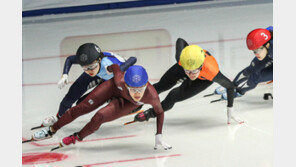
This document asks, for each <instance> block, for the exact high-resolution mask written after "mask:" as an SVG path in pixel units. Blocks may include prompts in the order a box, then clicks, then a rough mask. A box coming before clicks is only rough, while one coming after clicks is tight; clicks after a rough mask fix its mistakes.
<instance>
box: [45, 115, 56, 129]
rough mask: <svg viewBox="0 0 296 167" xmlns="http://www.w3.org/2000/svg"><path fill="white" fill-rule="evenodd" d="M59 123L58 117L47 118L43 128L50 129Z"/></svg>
mask: <svg viewBox="0 0 296 167" xmlns="http://www.w3.org/2000/svg"><path fill="white" fill-rule="evenodd" d="M57 121H58V117H57V116H50V117H47V118H45V119H44V120H43V121H42V126H44V127H48V126H51V125H53V124H54V123H56V122H57Z"/></svg>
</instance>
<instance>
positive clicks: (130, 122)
mask: <svg viewBox="0 0 296 167" xmlns="http://www.w3.org/2000/svg"><path fill="white" fill-rule="evenodd" d="M135 122H136V121H130V122H126V123H124V125H128V124H132V123H135Z"/></svg>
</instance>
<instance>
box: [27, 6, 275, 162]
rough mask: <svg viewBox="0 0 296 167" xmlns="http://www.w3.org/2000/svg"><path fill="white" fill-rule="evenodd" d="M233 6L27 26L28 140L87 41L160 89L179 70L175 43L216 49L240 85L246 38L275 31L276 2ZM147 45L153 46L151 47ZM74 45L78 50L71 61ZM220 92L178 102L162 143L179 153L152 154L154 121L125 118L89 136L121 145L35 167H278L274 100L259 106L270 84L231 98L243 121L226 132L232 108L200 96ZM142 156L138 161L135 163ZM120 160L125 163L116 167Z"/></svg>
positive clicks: (65, 18) (152, 10)
mask: <svg viewBox="0 0 296 167" xmlns="http://www.w3.org/2000/svg"><path fill="white" fill-rule="evenodd" d="M230 2H232V1H221V2H203V3H190V4H184V5H178V7H176V6H175V5H170V6H168V7H167V6H166V7H146V8H143V9H128V10H117V11H105V12H91V13H81V14H71V15H60V16H42V17H37V18H24V19H23V27H22V29H23V64H22V65H23V123H22V125H23V128H22V136H23V137H24V138H29V137H30V134H31V132H30V131H29V129H30V128H31V127H32V126H35V125H39V124H40V122H41V120H42V119H43V118H45V117H46V116H50V115H54V114H56V112H57V110H58V106H59V103H60V101H61V100H62V98H63V96H64V95H65V93H66V92H67V90H68V88H69V86H70V85H68V86H66V87H65V88H64V89H62V90H59V89H58V88H57V85H56V83H57V82H58V80H59V79H60V76H61V74H62V67H63V64H64V59H65V57H66V56H67V55H70V54H74V53H75V51H76V48H77V47H78V46H77V45H78V44H79V42H83V41H84V40H85V38H86V37H98V39H104V40H107V41H109V42H108V44H106V43H103V42H102V44H99V46H101V48H102V50H106V51H110V50H111V51H114V52H116V53H118V54H120V55H122V56H125V57H128V56H136V57H138V64H140V65H143V66H144V67H145V68H146V69H147V71H148V73H149V74H150V73H151V75H153V77H152V78H151V79H153V80H151V82H155V81H157V79H159V77H160V76H161V75H162V74H163V73H164V72H165V69H166V67H169V66H171V65H173V64H174V63H175V58H174V54H175V41H176V40H177V38H179V37H181V38H183V39H185V40H186V41H187V42H188V43H189V44H198V45H200V46H201V47H203V48H204V49H206V50H208V51H210V52H211V53H212V55H213V56H214V57H215V58H216V59H217V61H218V63H219V67H220V69H221V71H222V72H223V73H224V74H225V75H226V76H228V77H229V78H231V79H232V78H234V77H235V75H236V74H237V73H238V72H239V71H240V70H241V69H242V68H244V67H246V66H247V65H249V63H250V61H251V60H252V58H253V55H252V53H251V52H250V51H248V50H247V48H246V44H245V37H246V35H247V34H248V33H249V31H251V30H252V29H255V28H261V27H262V28H265V27H267V26H269V25H273V23H272V19H273V18H272V13H273V11H272V10H273V8H272V7H273V6H272V2H270V1H260V2H256V1H238V2H241V3H234V2H236V1H233V3H230ZM149 32H155V33H160V34H161V35H162V36H161V38H159V37H160V36H157V35H156V36H154V35H151V33H149ZM114 34H115V35H117V36H116V37H118V36H121V37H122V35H124V34H130V35H127V36H124V37H122V38H124V39H126V40H127V41H129V42H126V41H125V40H123V41H121V40H122V38H119V39H116V37H114ZM130 36H132V37H130ZM68 39H77V40H70V41H68V44H70V45H67V46H68V47H65V45H63V44H64V43H65V41H67V40H68ZM98 39H97V38H92V39H90V40H98ZM147 39H149V40H150V41H152V42H148V43H146V42H147ZM118 40H119V41H118ZM131 41H132V42H131ZM157 41H163V42H161V43H157ZM71 43H73V46H72V45H71ZM143 43H144V45H143ZM74 45H75V46H76V48H75V46H74ZM102 45H103V46H104V47H102ZM69 46H72V47H73V48H72V53H71V49H69ZM65 49H67V50H65ZM157 57H159V59H160V60H161V59H163V58H165V59H167V61H163V62H161V63H160V62H159V61H156V60H155V58H157ZM152 58H153V59H152ZM160 69H161V70H160ZM81 72H82V70H80V69H79V68H78V67H74V68H73V69H71V72H70V76H71V77H70V81H72V82H73V81H74V79H75V75H77V73H79V74H80V73H81ZM216 86H217V85H216V84H215V85H213V86H211V87H210V88H209V89H207V90H206V91H205V92H202V93H201V94H199V95H197V96H195V97H193V98H191V99H190V100H186V101H184V102H181V103H177V104H176V105H175V106H174V108H173V109H172V110H170V111H169V112H167V113H168V114H166V119H165V125H164V136H165V139H166V140H167V142H168V143H169V144H171V145H172V146H173V150H171V151H154V150H153V144H154V136H153V135H154V132H155V120H153V121H149V122H146V123H142V124H140V123H139V124H134V125H130V126H126V127H124V126H123V125H122V124H123V123H124V122H125V121H129V120H131V119H132V117H124V118H121V119H118V120H116V121H114V122H111V123H107V124H104V125H103V126H102V127H101V129H100V130H99V131H97V132H96V133H94V134H93V135H91V136H89V137H88V138H87V139H89V140H91V139H98V140H99V139H106V138H115V139H114V140H111V139H110V140H99V141H92V142H85V143H79V144H77V145H76V146H73V147H69V148H65V149H63V150H60V151H58V152H60V153H64V154H66V155H68V156H69V157H68V158H67V159H65V160H63V161H59V162H54V163H50V164H39V165H35V166H78V165H85V166H87V164H97V166H98V163H104V162H112V163H109V164H108V163H107V164H105V165H103V164H101V165H103V166H201V167H209V166H210V167H211V166H213V167H215V166H225V167H226V166H227V167H232V166H233V167H236V166H246V167H247V166H248V167H249V166H260V167H261V166H262V167H269V166H272V159H273V111H272V101H264V100H263V99H262V96H263V94H264V93H265V92H266V91H269V89H270V88H269V87H270V85H260V86H259V87H258V88H256V90H254V91H252V92H250V93H248V94H247V95H246V96H244V97H243V98H240V99H236V100H235V104H234V105H235V108H236V109H237V110H238V111H239V112H240V114H241V116H242V117H243V118H244V119H245V120H246V122H247V123H246V124H245V125H230V126H227V124H226V113H225V111H224V110H225V106H226V103H225V102H220V103H216V104H209V102H210V100H213V99H216V98H219V97H212V98H202V96H203V95H204V94H207V93H211V92H212V91H213V90H214V89H215V87H216ZM166 94H167V92H165V93H163V94H161V95H160V98H161V99H163V98H164V97H165V95H166ZM148 107H149V106H145V107H144V108H148ZM93 114H94V113H91V114H89V115H86V116H83V117H81V118H79V119H77V120H75V121H74V122H73V123H72V124H70V125H68V126H66V127H65V128H63V129H62V130H61V131H59V132H58V133H57V135H56V136H55V137H54V138H53V139H50V140H47V141H41V142H38V143H39V145H38V143H37V144H25V145H23V154H27V153H32V152H48V151H49V149H50V148H51V147H52V145H49V144H51V143H56V142H58V141H59V140H60V139H61V138H62V137H65V136H68V135H70V134H72V133H73V132H76V131H78V130H80V129H81V128H82V127H83V126H84V124H86V122H87V121H88V120H89V119H90V117H91V116H92V115H93ZM158 156H167V157H164V158H161V157H160V158H158ZM147 157H148V159H145V158H147ZM149 157H152V158H150V159H149ZM153 157H154V158H153ZM137 158H138V160H134V159H137ZM120 160H122V161H124V160H125V161H124V162H118V161H120ZM128 160H130V161H128ZM28 166H30V165H28ZM31 166H32V165H31ZM33 166H34V165H33ZM94 166H96V165H94Z"/></svg>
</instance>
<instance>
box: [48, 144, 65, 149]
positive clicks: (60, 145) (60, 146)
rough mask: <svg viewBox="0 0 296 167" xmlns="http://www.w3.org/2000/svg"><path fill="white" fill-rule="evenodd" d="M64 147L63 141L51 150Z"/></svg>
mask: <svg viewBox="0 0 296 167" xmlns="http://www.w3.org/2000/svg"><path fill="white" fill-rule="evenodd" d="M62 147H64V146H63V145H62V143H60V144H59V146H57V147H54V148H52V149H51V150H50V151H54V150H57V149H60V148H62Z"/></svg>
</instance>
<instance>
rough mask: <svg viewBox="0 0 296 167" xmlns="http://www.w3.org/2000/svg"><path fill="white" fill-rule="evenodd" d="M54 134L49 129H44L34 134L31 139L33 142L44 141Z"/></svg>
mask: <svg viewBox="0 0 296 167" xmlns="http://www.w3.org/2000/svg"><path fill="white" fill-rule="evenodd" d="M54 134H55V132H53V131H52V130H51V127H46V128H43V129H41V130H40V131H37V132H35V133H34V134H33V136H32V138H33V140H35V141H38V140H44V139H49V138H51V137H52V136H53V135H54Z"/></svg>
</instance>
